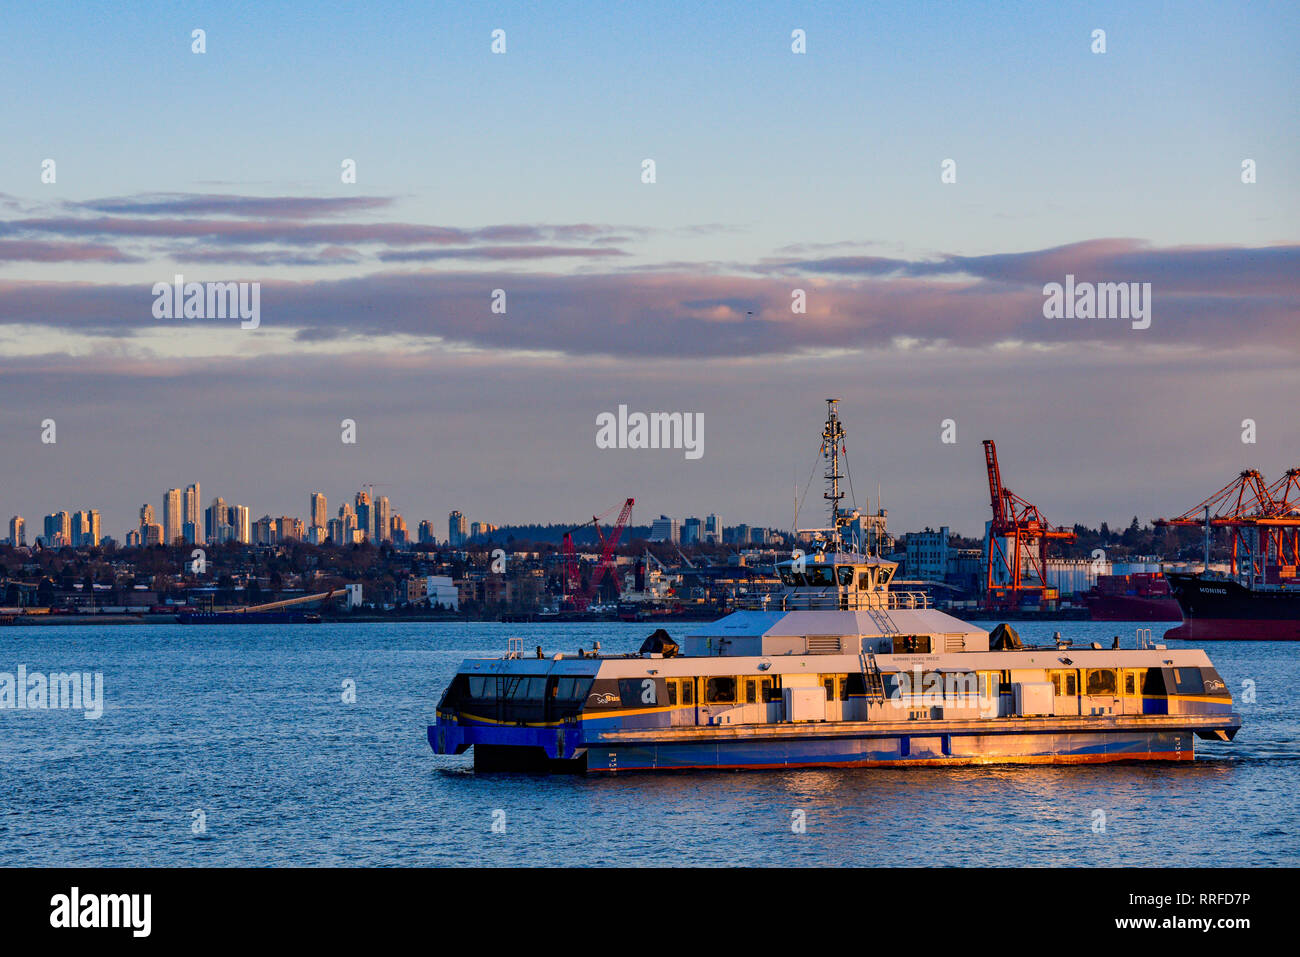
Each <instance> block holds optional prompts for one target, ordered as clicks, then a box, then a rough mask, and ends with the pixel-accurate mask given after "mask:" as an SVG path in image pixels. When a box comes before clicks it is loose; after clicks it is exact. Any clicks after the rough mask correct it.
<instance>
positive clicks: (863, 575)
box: [858, 572, 871, 591]
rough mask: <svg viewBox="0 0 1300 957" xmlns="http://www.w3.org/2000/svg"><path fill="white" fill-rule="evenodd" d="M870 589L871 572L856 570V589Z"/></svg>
mask: <svg viewBox="0 0 1300 957" xmlns="http://www.w3.org/2000/svg"><path fill="white" fill-rule="evenodd" d="M870 590H871V572H858V591H870Z"/></svg>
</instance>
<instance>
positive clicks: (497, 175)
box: [0, 2, 1300, 538]
mask: <svg viewBox="0 0 1300 957" xmlns="http://www.w3.org/2000/svg"><path fill="white" fill-rule="evenodd" d="M682 6H683V8H681V9H679V8H678V5H668V4H654V3H620V4H576V3H549V4H532V3H519V4H501V3H472V4H471V3H409V4H398V3H392V4H386V3H365V4H340V3H320V4H313V5H310V6H306V5H287V4H285V5H281V4H276V5H267V4H260V3H245V4H241V3H220V4H217V3H213V4H187V3H175V2H169V3H140V4H133V5H129V6H125V7H122V8H118V7H116V6H114V7H109V6H105V5H101V4H90V3H47V4H43V5H42V6H41V7H40V14H39V15H38V16H30V17H24V18H10V20H9V21H8V22H7V23H6V29H5V32H4V33H3V35H0V82H2V83H3V85H4V88H5V89H6V90H7V91H8V95H6V97H5V98H4V99H3V100H2V101H0V513H2V517H3V518H4V519H6V520H7V518H8V516H9V515H12V514H21V515H23V516H25V517H26V518H27V521H28V523H29V529H30V530H32V531H31V532H30V534H36V533H38V532H39V525H40V519H41V516H43V515H45V514H47V513H50V512H53V511H56V510H58V509H69V510H75V509H80V508H99V509H100V511H101V513H102V515H103V521H104V530H105V532H106V533H107V534H111V535H113V536H114V537H118V538H120V537H121V536H123V535H124V533H125V531H126V529H127V528H128V527H131V526H133V525H134V524H135V523H136V521H137V519H136V515H137V512H138V510H139V507H140V505H141V504H142V503H145V502H148V503H150V504H152V505H153V506H154V508H155V510H159V509H160V508H161V501H162V495H163V492H164V491H165V490H166V489H168V488H172V487H181V488H183V487H184V486H186V485H188V484H189V483H191V482H194V481H199V482H200V483H201V484H202V487H203V494H204V497H205V500H206V499H210V498H211V497H213V496H215V495H221V496H222V497H224V498H225V500H226V501H227V502H228V503H239V504H246V505H248V506H249V507H250V509H251V510H252V513H253V516H254V517H256V516H258V515H261V514H264V513H265V514H271V515H274V516H278V515H297V516H302V517H306V514H307V498H308V494H309V493H310V492H312V491H321V492H324V493H325V494H326V495H327V496H328V497H329V501H330V510H331V512H333V511H334V509H335V508H336V507H337V505H338V504H340V503H341V501H342V500H344V499H345V498H350V497H351V496H352V494H353V493H354V492H355V491H356V490H357V488H359V487H360V486H361V485H362V484H363V483H371V482H373V483H375V484H376V486H377V489H376V491H377V494H387V495H388V496H389V498H390V499H391V500H392V503H393V507H394V509H395V510H396V511H399V512H401V513H402V514H403V515H404V517H405V518H406V519H407V522H408V524H409V525H410V526H411V527H412V528H414V526H415V524H416V522H418V521H419V520H420V519H424V518H429V519H432V520H434V521H435V523H436V526H437V527H438V529H439V534H440V535H445V525H446V515H447V512H448V511H449V510H450V509H453V508H459V509H460V510H461V511H463V512H464V513H465V514H466V515H467V516H468V518H469V519H470V520H471V521H475V520H482V521H491V522H494V523H496V524H507V523H514V522H531V521H554V522H568V521H574V522H576V521H578V520H580V519H581V518H582V517H583V516H590V515H592V514H593V513H596V512H603V511H604V510H605V509H607V508H609V507H610V506H612V505H616V504H617V503H619V502H621V501H622V500H623V499H624V498H626V497H628V496H632V497H635V498H636V499H637V510H636V512H635V514H634V519H635V521H637V522H638V523H648V522H649V521H650V520H652V519H653V518H654V517H655V516H657V515H659V514H661V513H666V514H670V515H674V516H676V517H679V518H681V517H685V516H686V515H703V514H706V513H710V512H716V513H718V514H719V515H721V516H722V518H723V521H724V522H725V523H727V524H733V523H737V522H748V523H750V524H761V525H770V526H773V527H777V528H789V527H791V525H792V523H793V521H794V502H795V500H796V498H797V496H798V494H800V493H802V490H803V488H804V487H805V485H806V483H807V481H808V478H809V475H810V473H811V471H812V469H813V465H814V461H815V458H816V453H817V442H818V433H819V432H820V427H821V420H822V418H823V415H824V403H823V400H824V399H825V398H826V397H828V396H836V397H839V398H840V399H841V400H842V402H841V414H842V416H843V418H844V420H845V426H846V428H847V430H848V434H849V437H848V443H847V445H848V453H849V454H848V464H849V468H850V470H851V473H852V478H853V488H852V492H851V496H852V500H856V503H857V504H858V505H859V506H860V507H869V508H871V509H875V508H876V507H877V506H878V505H879V504H883V505H884V507H886V508H888V509H889V511H890V526H891V529H893V530H894V531H900V532H901V531H906V530H910V529H917V528H921V527H923V526H926V525H929V526H933V527H938V526H940V525H948V526H950V527H951V528H952V529H953V530H954V531H957V532H961V533H963V534H967V535H977V534H980V533H981V532H982V528H983V522H984V520H985V518H986V513H987V511H988V500H987V482H986V480H985V476H984V465H983V451H982V447H981V444H980V442H981V440H982V439H985V438H993V439H995V440H997V443H998V449H999V453H1000V455H1001V458H1002V470H1003V478H1004V481H1005V483H1006V485H1007V486H1009V487H1010V488H1012V489H1013V490H1014V491H1016V492H1017V493H1018V494H1020V495H1023V496H1025V497H1026V498H1028V499H1030V500H1031V501H1034V502H1035V503H1036V504H1037V505H1039V507H1040V508H1041V509H1042V510H1043V511H1044V512H1045V513H1046V515H1047V516H1048V518H1049V519H1050V520H1052V521H1054V522H1058V523H1072V522H1076V521H1077V522H1084V523H1087V524H1094V525H1095V524H1097V523H1100V522H1101V521H1109V522H1110V523H1112V524H1115V523H1117V522H1119V523H1124V524H1126V523H1127V522H1128V520H1129V519H1130V518H1131V517H1132V516H1133V515H1138V516H1140V517H1141V518H1142V519H1143V520H1146V519H1149V518H1152V517H1156V516H1160V515H1169V514H1174V513H1179V512H1182V511H1184V510H1185V509H1188V508H1190V507H1191V506H1193V505H1195V504H1196V503H1197V502H1198V501H1200V500H1201V499H1203V498H1205V497H1207V496H1208V495H1209V494H1210V493H1212V492H1213V491H1215V490H1216V489H1218V488H1219V487H1220V486H1222V485H1224V484H1226V483H1227V482H1228V481H1229V480H1230V479H1231V478H1232V477H1233V476H1235V474H1236V473H1237V472H1238V471H1239V470H1240V469H1242V468H1247V467H1253V468H1259V469H1260V470H1261V471H1263V472H1264V474H1265V477H1266V478H1268V479H1270V480H1272V479H1274V478H1276V477H1277V476H1279V475H1280V474H1281V472H1282V471H1283V470H1284V469H1287V468H1291V467H1296V466H1300V422H1298V421H1297V418H1298V417H1297V416H1296V415H1295V408H1296V406H1297V399H1300V384H1298V383H1300V377H1298V376H1297V374H1296V371H1297V352H1298V351H1300V278H1298V277H1300V235H1298V234H1300V225H1298V224H1300V185H1298V181H1297V173H1298V172H1300V169H1298V166H1300V163H1298V161H1297V155H1300V109H1298V107H1300V102H1298V97H1297V86H1298V84H1297V71H1296V66H1295V64H1296V63H1297V62H1300V7H1297V5H1295V4H1293V3H1252V4H1249V5H1240V4H1235V3H1222V4H1217V3H1178V4H1164V3H1160V4H1158V3H1137V4H1134V3H1123V4H1060V5H1058V4H1051V5H1048V4H1038V3H1024V4H1015V3H1009V4H997V5H987V4H974V3H970V4H966V3H935V4H918V3H898V4H893V3H872V4H862V3H817V4H791V3H786V4H780V3H734V4H733V3H706V4H698V5H694V6H692V7H689V8H687V7H685V5H682ZM196 29H201V30H203V31H204V44H205V52H202V53H196V52H194V49H193V46H194V43H195V41H194V39H193V33H192V32H193V31H194V30H196ZM496 30H502V31H504V42H505V52H504V53H494V52H493V50H492V46H493V31H496ZM795 30H802V31H803V35H804V37H805V40H806V43H805V48H806V52H804V53H795V52H793V50H792V43H793V39H792V32H793V31H795ZM1096 30H1104V31H1105V51H1104V52H1094V50H1093V48H1094V47H1095V46H1096V44H1097V40H1096V39H1095V38H1094V31H1096ZM48 160H52V161H53V162H54V166H53V170H54V176H53V180H54V181H53V182H49V181H46V180H48V179H49V178H50V177H49V173H48V170H49V165H48V163H47V161H48ZM347 160H352V161H354V162H355V170H356V176H355V182H344V181H343V180H344V177H343V175H342V170H343V164H344V162H345V161H347ZM646 160H653V162H654V181H653V182H645V181H644V179H645V176H644V169H645V167H644V163H645V161H646ZM1248 160H1249V161H1252V162H1251V164H1250V165H1251V166H1252V169H1253V171H1254V177H1253V178H1254V181H1253V182H1243V163H1246V161H1248ZM945 161H952V162H951V164H948V166H947V167H945ZM945 168H947V169H948V170H949V171H950V173H952V172H955V181H954V182H945V181H944V179H945V177H944V175H943V174H944V171H945ZM947 178H949V179H951V178H953V176H952V175H949V176H948V177H947ZM178 274H180V275H183V276H184V277H185V280H186V281H193V282H224V281H235V282H249V283H258V284H260V286H259V289H260V315H259V322H258V325H257V327H256V328H248V329H245V328H241V327H240V323H239V322H238V321H237V320H230V319H217V318H198V317H193V318H179V319H166V318H163V319H160V318H157V317H156V316H155V315H154V298H155V297H154V294H153V288H154V285H155V284H156V283H170V282H172V281H173V278H174V277H175V276H176V275H178ZM1067 275H1072V276H1074V277H1075V278H1076V280H1078V281H1079V282H1091V283H1120V282H1122V283H1138V284H1145V283H1149V284H1150V287H1149V289H1150V305H1151V310H1150V325H1149V327H1147V328H1134V327H1133V323H1132V322H1130V321H1128V320H1126V319H1113V318H1112V319H1083V318H1078V319H1074V318H1069V319H1067V318H1048V317H1046V316H1045V315H1044V310H1043V305H1044V301H1045V296H1044V286H1045V285H1046V284H1049V283H1062V284H1063V283H1065V282H1066V276H1067ZM494 290H503V291H504V294H505V303H506V307H505V313H504V314H502V313H500V312H494V311H493V309H492V305H493V291H494ZM797 290H802V296H803V299H804V300H805V301H806V311H804V312H795V311H793V310H792V303H793V301H794V298H793V297H794V296H795V295H796V294H797V293H796V291H797ZM620 405H626V406H628V408H629V409H630V410H633V411H645V412H655V411H659V412H683V413H698V414H700V415H702V416H703V419H704V454H703V456H702V457H700V458H699V459H693V458H687V457H686V456H685V455H684V454H683V453H682V452H681V451H680V450H672V449H659V450H639V449H600V448H598V447H597V445H596V441H595V436H596V417H597V416H598V415H599V414H600V413H602V412H609V411H616V410H617V408H618V407H619V406H620ZM47 419H53V420H54V421H55V423H56V441H55V442H53V443H47V442H43V441H42V431H43V428H42V423H43V422H44V421H45V420H47ZM344 419H351V420H354V421H355V422H356V424H357V426H356V434H357V441H356V443H355V444H345V443H343V442H342V441H341V440H340V435H341V426H340V423H341V422H342V421H343V420H344ZM945 420H952V422H953V423H954V424H955V436H956V441H955V442H944V441H943V440H942V436H943V434H944V431H945V430H944V421H945ZM1245 420H1251V421H1252V422H1253V423H1254V429H1253V432H1254V435H1253V438H1254V441H1253V442H1244V441H1243V432H1244V431H1245V428H1244V426H1243V422H1244V421H1245ZM952 431H953V430H952V429H948V433H949V435H950V436H951V434H952ZM877 487H879V489H880V493H881V498H882V501H881V502H877V495H876V489H877ZM819 494H820V489H819V488H818V486H817V482H816V481H814V483H813V488H812V490H811V491H810V492H809V495H808V499H807V502H808V503H810V504H808V505H806V506H805V508H806V511H805V512H804V513H802V514H801V515H800V517H799V524H800V525H801V526H802V525H809V524H818V523H819V520H820V519H821V515H820V514H819V513H818V510H817V508H816V505H815V503H817V502H818V500H819ZM30 534H29V537H30Z"/></svg>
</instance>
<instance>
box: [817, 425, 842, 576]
mask: <svg viewBox="0 0 1300 957" xmlns="http://www.w3.org/2000/svg"><path fill="white" fill-rule="evenodd" d="M839 403H840V400H839V399H827V400H826V426H825V428H823V429H822V457H823V458H824V459H826V472H825V473H824V475H823V478H825V479H826V488H827V490H826V492H825V493H823V495H822V498H824V499H826V501H828V502H829V503H830V510H831V525H830V530H831V541H833V542H834V544H835V549H836V551H839V549H840V499H842V498H844V493H843V492H841V491H840V479H842V478H843V477H844V476H843V475H841V474H840V449H841V447H842V446H843V444H844V427H843V426H841V425H840V413H839Z"/></svg>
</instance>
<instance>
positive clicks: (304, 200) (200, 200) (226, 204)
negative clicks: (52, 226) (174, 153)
mask: <svg viewBox="0 0 1300 957" xmlns="http://www.w3.org/2000/svg"><path fill="white" fill-rule="evenodd" d="M393 202H394V199H393V197H391V196H238V195H230V194H218V193H152V194H144V195H137V196H120V197H113V198H107V199H96V200H90V201H88V202H84V203H75V204H72V205H73V206H74V208H78V209H87V210H91V211H93V212H97V213H109V214H112V215H133V216H161V215H181V216H212V215H220V216H236V217H244V218H253V217H256V218H259V219H316V218H318V217H321V216H341V215H346V214H348V213H355V212H362V211H365V212H369V211H371V210H375V209H382V208H384V207H387V206H391V205H392V204H393Z"/></svg>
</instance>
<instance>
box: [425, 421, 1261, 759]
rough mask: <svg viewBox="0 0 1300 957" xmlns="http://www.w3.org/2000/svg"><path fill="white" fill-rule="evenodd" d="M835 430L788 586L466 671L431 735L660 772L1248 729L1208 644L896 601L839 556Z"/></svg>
mask: <svg viewBox="0 0 1300 957" xmlns="http://www.w3.org/2000/svg"><path fill="white" fill-rule="evenodd" d="M827 402H828V407H829V408H828V418H827V422H826V428H825V430H824V431H823V433H822V437H823V455H824V456H825V457H826V458H827V460H828V463H829V467H828V470H827V472H826V479H827V481H828V483H829V491H828V493H827V494H826V495H825V498H826V499H828V500H829V501H830V503H831V506H830V510H831V516H830V518H831V525H830V528H829V529H828V531H829V532H830V535H829V536H828V539H827V545H828V548H827V549H826V550H823V551H821V552H818V553H816V554H812V555H807V556H805V555H802V554H799V553H796V554H795V556H794V557H792V558H791V559H789V560H787V561H784V562H781V563H779V564H778V566H777V571H778V573H779V575H780V578H781V582H782V586H783V587H782V589H781V590H780V591H779V592H776V593H773V594H770V595H767V596H761V597H758V598H755V599H754V600H753V601H752V602H751V603H750V607H743V608H739V609H738V610H736V611H735V612H733V613H732V614H729V615H727V616H726V617H724V618H722V619H720V620H719V621H717V622H714V623H713V624H710V625H708V626H706V627H704V628H701V629H698V630H696V631H695V632H694V633H692V634H690V635H689V636H686V637H685V638H684V639H683V640H682V642H681V643H680V645H679V644H678V643H677V642H675V641H673V640H672V639H671V638H670V637H669V636H668V635H667V634H666V633H665V632H662V631H659V632H656V633H655V634H654V635H652V636H650V638H648V639H647V640H646V642H645V644H644V645H642V647H641V650H640V651H639V652H637V653H635V654H624V655H605V654H601V653H600V650H599V645H597V647H596V648H595V649H594V650H593V651H591V652H587V651H585V650H583V649H579V650H578V651H577V652H576V653H573V654H555V655H552V656H550V657H545V656H544V655H543V652H542V649H541V648H540V647H539V648H537V649H536V651H535V652H534V653H532V654H527V653H525V651H524V649H523V647H522V640H521V639H513V640H512V643H511V647H510V648H509V649H508V651H507V653H506V655H505V656H504V657H499V658H484V659H469V660H467V661H465V662H464V663H463V664H462V665H461V667H460V670H459V671H458V672H457V674H456V676H455V677H454V678H453V680H452V682H451V684H450V685H449V687H448V688H447V690H446V692H445V693H444V695H443V697H442V700H441V702H440V703H439V705H438V708H437V718H436V723H435V724H433V725H431V726H430V727H429V730H428V736H429V743H430V744H431V745H432V747H433V749H434V751H435V752H436V753H438V754H463V753H465V752H466V751H467V750H469V749H470V748H473V750H474V766H475V768H476V769H482V770H573V771H584V772H619V771H666V770H679V769H698V768H732V769H737V768H799V767H890V766H916V765H956V764H1004V763H1005V764H1079V763H1094V762H1106V761H1190V760H1192V759H1193V757H1194V753H1195V751H1194V740H1195V739H1196V738H1198V737H1199V738H1204V739H1214V740H1220V741H1229V740H1231V739H1232V738H1233V736H1234V735H1235V734H1236V733H1237V730H1238V729H1239V728H1240V727H1241V718H1240V716H1239V715H1238V714H1236V713H1234V712H1233V703H1232V696H1231V695H1230V693H1229V692H1228V689H1227V686H1226V685H1225V683H1224V681H1223V679H1222V678H1221V677H1220V676H1219V673H1218V672H1217V671H1215V669H1214V667H1213V665H1212V664H1211V663H1210V659H1209V658H1208V657H1207V656H1206V654H1205V652H1203V651H1200V650H1196V649H1177V650H1169V649H1168V648H1166V647H1165V646H1164V645H1163V644H1156V643H1154V642H1153V641H1151V640H1150V638H1149V636H1148V637H1147V638H1146V639H1145V640H1139V641H1138V642H1137V643H1136V644H1137V647H1132V648H1102V647H1101V646H1100V645H1099V644H1096V643H1094V644H1093V645H1092V646H1091V647H1089V648H1076V647H1072V646H1071V644H1070V643H1069V642H1067V641H1055V642H1053V643H1052V644H1051V645H1048V646H1025V645H1023V644H1022V643H1021V642H1020V640H1019V638H1018V636H1017V635H1016V634H1015V632H1014V631H1012V630H1011V629H1009V628H1008V627H1007V626H1005V625H999V626H998V627H997V628H995V629H994V630H993V632H992V634H990V633H989V632H986V631H984V630H982V629H980V628H976V627H974V626H973V625H970V624H967V623H966V622H963V621H960V620H958V619H957V618H954V617H952V616H950V615H948V614H945V613H943V612H941V611H938V610H936V609H934V608H931V607H929V606H928V603H927V600H926V598H925V596H924V595H923V594H921V593H914V592H897V591H891V590H890V582H891V580H892V579H893V577H894V573H895V571H896V570H897V566H896V564H895V563H894V562H890V561H887V560H885V559H883V558H881V557H879V556H872V555H867V554H861V553H859V552H854V551H849V550H846V549H845V548H844V545H843V542H842V537H841V534H840V532H841V527H842V525H843V524H845V518H844V516H843V515H842V513H841V512H840V510H839V500H840V498H842V495H841V494H840V492H839V486H838V481H839V478H840V476H839V474H838V471H839V468H838V465H839V463H838V457H839V454H840V450H841V446H842V441H843V436H844V431H843V428H842V426H841V425H840V422H839V418H838V414H837V410H836V400H834V399H830V400H827Z"/></svg>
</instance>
